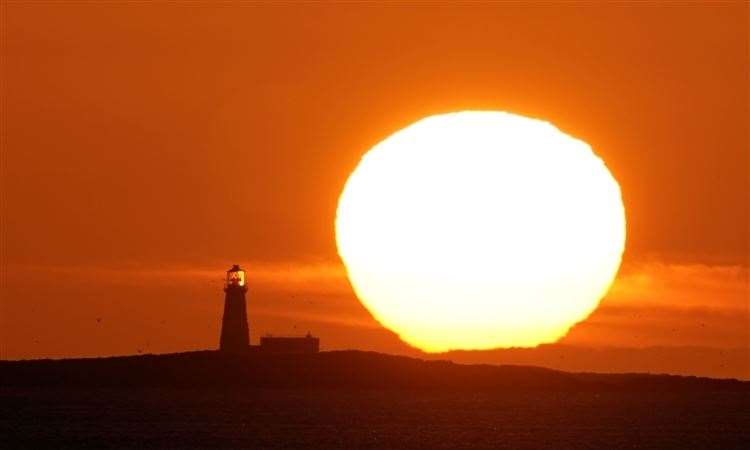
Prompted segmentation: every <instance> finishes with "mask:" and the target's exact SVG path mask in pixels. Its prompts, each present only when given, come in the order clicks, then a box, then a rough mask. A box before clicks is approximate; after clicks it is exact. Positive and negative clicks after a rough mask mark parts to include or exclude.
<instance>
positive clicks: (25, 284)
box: [0, 2, 750, 373]
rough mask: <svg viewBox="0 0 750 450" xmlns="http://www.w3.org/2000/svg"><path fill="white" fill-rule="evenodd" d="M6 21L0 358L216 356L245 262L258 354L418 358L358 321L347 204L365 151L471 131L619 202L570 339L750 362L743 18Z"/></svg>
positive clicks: (291, 16)
mask: <svg viewBox="0 0 750 450" xmlns="http://www.w3.org/2000/svg"><path fill="white" fill-rule="evenodd" d="M3 8H4V13H5V18H4V31H3V32H4V39H5V41H4V54H3V77H4V79H3V82H4V85H3V93H2V94H3V99H2V100H3V102H2V105H3V121H4V122H3V125H4V129H3V142H2V147H3V148H2V151H0V158H2V161H0V162H2V164H0V166H1V167H2V174H0V175H2V176H0V182H1V183H2V186H1V188H0V195H1V196H2V198H1V200H2V202H0V206H1V207H2V215H1V217H2V223H1V224H0V230H1V232H0V238H2V246H1V247H2V255H0V256H2V258H1V259H2V270H3V277H2V295H1V296H0V307H1V308H2V309H1V310H0V334H1V336H0V337H1V339H0V340H1V341H2V346H1V347H0V351H1V352H0V353H1V354H0V357H2V358H23V357H45V356H58V357H59V356H76V355H107V354H115V353H134V352H136V351H137V350H138V349H141V350H144V351H153V352H165V351H179V350H183V349H188V348H206V347H211V346H215V345H216V344H217V340H218V324H219V321H220V318H219V315H220V312H221V306H222V305H221V302H222V292H221V284H220V282H221V278H222V277H223V272H224V271H225V270H226V269H227V268H228V267H229V266H231V264H233V263H239V264H241V265H242V266H243V267H247V269H248V271H249V273H248V277H249V286H250V295H251V299H252V300H251V305H250V312H251V314H253V317H254V320H255V322H254V323H252V324H251V332H252V333H253V338H254V339H257V336H258V334H260V333H261V332H265V331H270V332H275V333H283V332H294V331H295V330H296V329H302V328H304V329H305V331H306V330H307V329H311V330H312V331H314V332H316V333H317V334H319V335H320V336H321V338H322V344H323V347H324V348H345V347H357V348H366V349H372V350H380V351H391V352H408V351H410V350H409V349H408V348H407V347H406V346H405V345H404V344H403V343H401V342H399V341H398V339H397V338H396V337H395V336H394V335H393V334H391V333H389V332H387V331H386V330H384V329H382V327H379V326H378V324H377V322H375V321H374V320H373V318H372V317H371V316H370V315H369V314H368V313H367V311H366V310H365V309H364V308H363V307H362V306H361V305H360V304H359V302H358V301H357V300H356V299H355V298H354V294H353V292H352V289H351V286H350V285H349V284H348V282H347V281H346V277H345V276H344V272H343V267H342V266H341V263H340V260H339V258H338V255H337V252H336V245H335V239H334V225H333V223H334V217H335V213H336V206H337V201H338V197H339V194H340V193H341V190H342V189H343V186H344V183H345V182H346V180H347V178H348V177H349V174H350V173H351V172H352V170H354V168H355V167H356V166H357V164H358V162H359V160H360V158H361V157H362V155H363V154H364V153H365V152H366V151H367V150H368V149H369V148H371V147H372V146H373V145H375V144H376V143H378V142H380V141H382V140H383V139H385V138H386V137H387V136H389V135H390V134H391V133H393V132H394V131H396V130H399V129H402V128H404V127H405V126H407V125H409V124H411V123H413V122H415V121H416V120H418V119H420V118H423V117H427V116H431V115H434V114H439V113H444V112H449V111H460V110H467V109H470V110H503V111H512V112H514V113H517V114H520V115H523V116H527V117H532V118H543V119H545V120H547V121H550V122H551V123H554V124H555V125H556V126H557V127H559V128H560V129H561V130H562V131H563V132H565V133H567V134H569V135H571V136H575V137H577V138H579V139H581V140H583V141H585V142H587V143H588V144H590V145H591V147H592V148H594V149H596V152H597V154H598V155H599V156H600V157H601V158H602V159H603V160H604V161H606V163H607V167H608V169H609V170H610V172H611V173H612V175H613V176H614V177H615V179H616V180H617V181H618V183H619V185H620V188H621V191H622V197H623V201H624V203H625V204H626V205H627V208H628V210H627V213H628V222H627V236H628V240H627V243H626V249H625V253H624V257H623V258H624V259H623V267H622V269H621V271H620V274H619V276H618V279H617V280H616V281H615V284H614V286H613V289H612V291H611V292H610V295H608V296H607V298H605V299H604V300H603V301H602V304H601V307H600V308H599V309H598V310H597V311H596V312H595V313H594V314H593V315H592V316H591V317H590V318H589V320H587V321H586V322H584V323H582V324H580V325H578V326H576V327H574V328H573V330H572V331H571V332H570V334H569V335H568V337H567V338H565V339H564V340H563V342H569V343H575V344H576V345H581V346H594V347H597V348H609V347H618V346H630V347H649V346H654V345H658V346H669V347H670V348H677V347H684V346H703V347H709V348H714V349H716V351H717V352H719V351H723V352H724V354H727V352H728V350H727V349H730V348H740V347H747V345H748V341H749V340H750V336H748V331H747V330H748V327H747V323H748V320H749V318H750V316H749V313H748V304H747V297H748V281H747V273H748V271H747V268H748V229H749V228H750V223H749V221H748V208H749V207H748V203H749V202H748V192H750V186H748V179H749V177H748V174H747V170H748V166H749V165H750V162H749V161H748V122H750V121H749V120H748V102H747V98H748V83H747V77H748V58H747V54H748V43H747V36H748V24H747V17H748V6H747V5H746V4H745V3H743V2H737V3H735V4H723V5H716V6H710V7H698V6H692V7H680V6H676V5H670V6H667V7H660V6H658V5H649V6H642V7H641V6H633V7H621V6H619V5H618V6H606V5H604V6H596V5H592V6H589V7H586V8H570V7H568V6H565V7H562V6H561V7H555V6H551V7H521V6H518V7H516V6H514V7H502V8H501V7H483V6H473V7H460V8H451V7H446V6H443V7H434V8H433V7H426V6H423V7H418V8H417V7H388V8H378V7H375V6H370V7H358V6H356V5H337V6H330V7H327V6H322V5H308V6H304V7H268V8H266V7H260V6H253V7H226V6H222V7H213V6H212V5H209V4H202V5H195V6H194V7H189V8H186V7H179V6H176V5H167V4H164V5H148V6H145V5H136V4H132V3H122V4H113V3H105V4H84V3H76V4H70V3H65V4H56V3H49V2H47V3H39V2H25V3H21V2H14V3H7V2H6V3H5V4H3ZM254 270H255V271H254ZM217 280H218V281H217ZM97 318H101V319H102V320H101V321H99V322H97V320H96V319H97ZM295 327H296V328H295ZM675 354H676V353H675ZM630 361H632V364H634V366H633V367H635V364H637V358H635V357H634V358H631V359H630ZM685 361H686V364H687V365H686V367H692V368H693V370H694V371H695V372H697V371H699V370H705V371H711V370H718V369H717V368H718V367H719V364H716V363H714V362H713V361H712V362H706V361H708V359H707V358H704V357H688V358H687V359H686V360H685ZM587 364H588V363H587ZM691 364H692V365H691ZM745 364H746V363H745ZM586 367H588V366H587V365H585V364H584V365H581V366H580V367H578V368H579V369H582V370H585V369H586ZM747 372H748V373H750V368H748V369H747Z"/></svg>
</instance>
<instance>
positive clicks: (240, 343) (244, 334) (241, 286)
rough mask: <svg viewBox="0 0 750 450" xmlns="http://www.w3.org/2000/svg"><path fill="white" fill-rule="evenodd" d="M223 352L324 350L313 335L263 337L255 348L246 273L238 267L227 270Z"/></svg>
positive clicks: (311, 351) (220, 341) (307, 351)
mask: <svg viewBox="0 0 750 450" xmlns="http://www.w3.org/2000/svg"><path fill="white" fill-rule="evenodd" d="M219 350H221V351H222V352H226V353H247V352H258V351H259V352H264V353H317V352H318V351H319V350H320V339H318V338H317V337H315V336H313V335H311V334H310V333H307V335H305V336H271V335H266V336H263V337H261V338H260V345H251V344H250V328H249V326H248V320H247V284H246V277H245V271H244V270H243V269H242V268H240V266H239V265H237V264H235V265H233V266H232V268H231V269H229V270H228V271H227V276H226V280H225V283H224V314H223V316H222V319H221V336H220V338H219Z"/></svg>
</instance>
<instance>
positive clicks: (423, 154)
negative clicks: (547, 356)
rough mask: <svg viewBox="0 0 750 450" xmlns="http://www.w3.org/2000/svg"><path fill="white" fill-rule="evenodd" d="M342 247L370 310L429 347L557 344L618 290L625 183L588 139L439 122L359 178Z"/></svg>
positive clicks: (538, 126)
mask: <svg viewBox="0 0 750 450" xmlns="http://www.w3.org/2000/svg"><path fill="white" fill-rule="evenodd" d="M336 243H337V246H338V251H339V254H340V256H341V258H342V260H343V261H344V264H345V266H346V269H347V273H348V276H349V279H350V281H351V283H352V285H353V287H354V290H355V292H356V294H357V296H358V297H359V299H360V301H362V303H363V304H364V305H365V306H366V307H367V309H368V310H369V311H370V312H371V313H372V314H373V316H374V317H375V318H376V319H377V320H378V321H379V322H380V323H381V324H383V325H384V326H385V327H387V328H388V329H390V330H392V331H394V332H396V333H398V334H399V336H400V337H401V338H402V339H403V340H405V341H406V342H407V343H409V344H411V345H414V346H416V347H418V348H421V349H423V350H426V351H432V352H437V351H446V350H451V349H486V348H495V347H512V346H534V345H538V344H540V343H547V342H554V341H556V340H557V339H559V338H560V337H562V336H563V335H565V333H566V332H567V331H568V329H569V328H570V327H571V326H572V325H574V324H575V323H576V322H578V321H580V320H582V319H584V318H585V317H587V316H588V315H589V314H590V313H591V312H592V311H593V310H594V309H595V308H596V306H597V304H598V302H599V300H600V298H601V297H602V296H603V295H604V294H605V293H606V291H607V289H608V288H609V286H610V284H611V283H612V280H613V278H614V276H615V275H616V273H617V270H618V268H619V265H620V260H621V256H622V252H623V248H624V245H625V211H624V207H623V204H622V199H621V195H620V188H619V186H618V184H617V182H616V181H615V180H614V178H613V177H612V175H611V174H610V172H609V170H608V169H607V167H606V166H605V165H604V163H603V162H602V160H601V159H599V158H598V157H597V156H596V155H595V154H594V153H593V152H592V150H591V148H590V147H589V146H588V145H587V144H586V143H585V142H583V141H580V140H578V139H575V138H572V137H570V136H568V135H566V134H564V133H563V132H561V131H560V130H558V129H557V128H555V127H554V126H553V125H551V124H549V123H547V122H543V121H540V120H535V119H529V118H526V117H522V116H517V115H513V114H509V113H504V112H490V111H467V112H458V113H451V114H442V115H437V116H432V117H428V118H426V119H423V120H420V121H419V122H416V123H414V124H413V125H410V126H409V127H407V128H404V129H403V130H400V131H398V132H396V133H395V134H393V135H392V136H390V137H388V138H387V139H385V140H384V141H382V142H381V143H379V144H378V145H376V146H375V147H373V148H372V149H371V150H370V151H369V152H368V153H367V154H366V155H365V156H364V157H363V158H362V160H361V162H360V163H359V165H358V166H357V168H356V169H355V170H354V172H353V173H352V174H351V176H350V177H349V179H348V181H347V183H346V185H345V187H344V190H343V192H342V194H341V197H340V199H339V204H338V211H337V215H336Z"/></svg>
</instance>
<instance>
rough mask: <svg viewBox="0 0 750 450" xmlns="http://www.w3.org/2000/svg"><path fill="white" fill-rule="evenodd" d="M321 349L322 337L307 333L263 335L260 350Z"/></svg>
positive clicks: (309, 350)
mask: <svg viewBox="0 0 750 450" xmlns="http://www.w3.org/2000/svg"><path fill="white" fill-rule="evenodd" d="M319 349H320V339H318V338H316V337H314V336H312V335H311V334H309V333H308V334H307V335H306V336H270V335H266V336H262V337H261V338H260V351H262V352H270V353H317V352H318V350H319Z"/></svg>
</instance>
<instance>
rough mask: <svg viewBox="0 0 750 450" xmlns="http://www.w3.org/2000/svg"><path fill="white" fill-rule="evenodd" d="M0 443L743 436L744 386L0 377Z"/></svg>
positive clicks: (389, 443)
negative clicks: (694, 388)
mask: <svg viewBox="0 0 750 450" xmlns="http://www.w3.org/2000/svg"><path fill="white" fill-rule="evenodd" d="M0 402H1V403H0V405H1V406H0V412H1V413H2V415H1V416H0V447H1V448H4V449H5V448H42V447H47V448H61V447H76V448H80V447H87V448H102V447H131V448H134V447H141V448H143V447H147V448H154V447H156V448H216V447H225V448H226V447H244V448H248V447H251V448H268V449H276V448H320V449H337V448H342V449H356V448H369V449H381V448H382V449H386V448H424V449H443V448H444V449H462V448H467V449H468V448H512V449H525V448H550V449H559V448H575V449H587V448H591V449H614V448H618V449H619V448H654V449H685V448H695V449H732V448H750V395H748V394H747V393H736V392H735V393H731V392H726V393H697V394H689V395H686V394H685V393H657V394H655V393H647V394H638V393H612V392H610V393H540V392H535V393H511V394H508V393H487V392H484V393H450V392H449V393H445V392H442V393H437V392H434V391H376V390H369V391H368V390H347V391H334V390H223V391H222V390H176V389H175V390H165V389H99V390H85V389H77V390H76V389H66V390H63V389H49V390H41V389H2V390H0Z"/></svg>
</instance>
